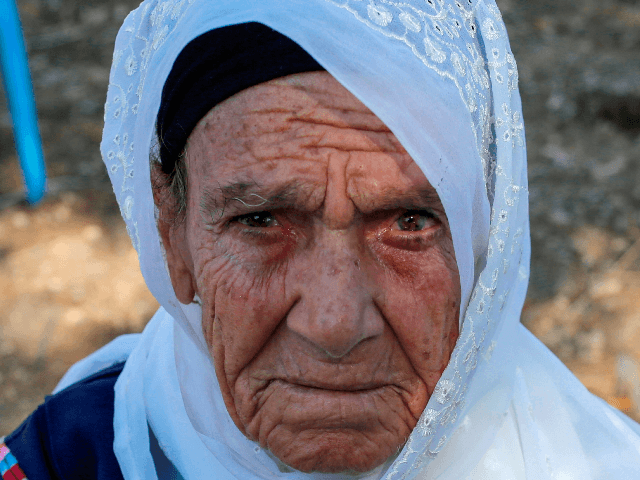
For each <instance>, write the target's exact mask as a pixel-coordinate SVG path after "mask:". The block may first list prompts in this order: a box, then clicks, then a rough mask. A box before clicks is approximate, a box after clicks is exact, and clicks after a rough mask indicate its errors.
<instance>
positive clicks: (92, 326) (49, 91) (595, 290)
mask: <svg viewBox="0 0 640 480" xmlns="http://www.w3.org/2000/svg"><path fill="white" fill-rule="evenodd" d="M498 4H499V6H500V7H501V9H502V11H503V14H504V18H505V22H506V23H507V27H508V28H509V31H510V35H511V42H512V48H513V51H514V54H515V56H516V59H517V61H518V64H519V71H520V89H521V93H522V99H523V107H524V116H525V125H526V129H527V142H528V156H529V176H530V202H531V224H532V227H531V232H532V242H533V259H532V270H531V272H532V275H531V286H530V290H529V296H528V299H527V303H526V305H525V309H524V312H523V318H522V320H523V322H524V323H525V325H526V326H527V327H528V328H529V329H530V330H531V331H532V332H533V333H534V334H535V335H536V336H538V337H539V338H540V339H541V340H542V341H543V342H544V343H545V344H546V345H547V346H549V348H551V350H552V351H553V352H555V353H556V355H558V356H559V357H560V358H561V359H562V360H563V361H564V362H565V363H566V364H567V365H568V366H569V367H570V368H571V369H572V370H573V371H574V372H575V373H576V375H577V376H578V377H579V378H580V380H581V381H582V382H583V383H584V384H585V385H586V386H587V388H589V389H590V390H591V391H592V392H594V393H595V394H597V395H599V396H601V397H603V398H604V399H605V400H607V401H608V402H609V403H611V404H612V405H614V406H616V407H617V408H620V409H621V410H623V411H625V412H626V413H628V414H629V415H630V416H632V417H633V418H635V419H640V413H639V412H640V410H639V407H640V381H639V376H638V362H639V361H640V208H639V207H640V163H639V162H638V160H640V4H639V3H638V2H637V1H634V0H598V1H596V0H583V1H582V2H573V1H569V0H556V1H554V2H550V1H549V2H547V1H541V0H536V1H531V0H499V1H498ZM18 5H19V8H20V12H21V16H22V22H23V27H24V31H25V36H26V41H27V47H28V50H29V55H30V62H31V70H32V76H33V81H34V86H35V94H36V100H37V103H38V110H39V117H40V128H41V132H42V137H43V142H44V148H45V157H46V161H47V167H48V173H49V177H50V181H49V190H50V194H49V196H48V197H47V198H46V200H45V201H44V202H43V203H42V204H41V205H39V206H37V207H36V208H30V207H28V206H26V205H24V204H23V203H21V202H20V199H21V196H22V193H21V189H22V185H21V177H20V172H19V169H18V160H17V158H16V154H15V150H14V147H13V137H12V133H11V119H10V116H9V114H8V112H7V108H6V102H5V100H4V97H3V96H2V92H0V292H2V293H1V294H0V435H3V434H6V433H9V432H10V431H12V430H13V429H14V428H15V427H17V426H18V425H19V423H20V422H21V421H22V420H23V419H24V418H25V417H26V416H27V415H28V414H29V413H30V412H31V411H32V410H33V409H34V408H36V407H37V405H38V404H39V403H41V402H42V400H43V398H44V396H45V395H46V394H48V393H49V392H51V390H52V389H53V387H54V386H55V385H56V383H57V381H58V379H59V378H60V377H61V375H62V374H63V373H64V371H65V370H66V369H67V368H68V367H69V366H70V365H71V364H72V363H73V362H75V361H77V360H78V359H80V358H82V357H84V356H85V355H87V354H88V353H90V352H91V351H93V350H95V349H96V348H98V347H100V346H101V345H103V344H105V343H106V342H108V341H109V340H111V339H113V338H114V337H116V336H117V335H120V334H122V333H127V332H137V331H141V330H142V328H144V325H145V323H146V322H147V321H148V319H149V318H150V317H151V315H152V314H153V312H154V311H155V309H156V308H157V303H156V301H155V299H153V297H152V296H151V294H150V293H149V292H148V291H147V289H146V287H145V285H144V282H143V280H142V277H141V275H140V273H139V269H138V266H137V261H136V256H135V252H134V251H133V249H132V248H131V246H130V243H129V240H128V238H127V236H126V233H125V231H124V224H123V222H122V220H121V219H120V215H119V211H118V207H117V205H116V203H115V199H114V197H113V194H112V192H111V186H110V184H109V181H108V178H107V175H106V172H105V170H104V167H103V165H102V162H101V160H100V153H99V148H98V144H99V141H100V137H101V132H102V105H103V102H104V98H105V95H106V88H107V83H108V77H109V66H110V62H111V55H112V51H113V42H114V40H115V36H116V33H117V29H118V28H119V26H120V24H121V23H122V20H123V19H124V17H125V16H126V14H127V13H128V12H129V11H130V10H131V9H132V8H134V7H135V6H137V3H136V2H135V1H130V0H124V1H121V2H113V1H112V0H102V1H97V0H89V1H85V2H76V1H71V0H19V1H18Z"/></svg>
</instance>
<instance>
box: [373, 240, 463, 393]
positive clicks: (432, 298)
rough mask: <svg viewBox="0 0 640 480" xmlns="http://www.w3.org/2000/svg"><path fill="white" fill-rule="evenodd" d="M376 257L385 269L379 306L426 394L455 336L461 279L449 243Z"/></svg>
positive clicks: (435, 379) (436, 377)
mask: <svg viewBox="0 0 640 480" xmlns="http://www.w3.org/2000/svg"><path fill="white" fill-rule="evenodd" d="M383 255H384V254H383ZM381 261H382V262H383V263H384V265H385V266H386V267H387V268H385V270H384V274H383V275H382V276H381V278H380V279H379V285H381V292H382V293H381V296H380V298H381V304H380V308H381V310H382V312H383V313H384V315H385V317H386V318H387V321H388V322H389V324H390V326H391V328H392V329H393V330H394V333H395V334H396V336H397V338H398V341H399V343H400V344H401V346H402V348H403V350H404V352H405V353H406V355H407V357H408V358H409V360H410V362H411V364H412V366H413V368H414V369H415V370H416V372H417V373H418V375H419V376H420V377H421V378H422V379H423V381H425V383H426V384H427V388H428V390H429V393H431V392H432V391H433V388H434V387H435V384H436V383H437V381H438V379H439V378H440V375H441V373H442V371H443V370H444V368H445V367H446V365H447V364H448V362H449V357H450V355H451V351H452V350H453V347H454V345H455V341H456V340H457V336H458V322H459V314H460V278H459V275H458V268H457V264H456V261H455V255H454V254H453V245H452V242H450V241H448V239H447V238H443V239H442V241H440V242H438V243H437V244H435V245H434V246H433V247H432V248H430V249H429V250H428V251H423V252H408V251H403V252H398V251H393V254H389V255H387V256H382V258H381Z"/></svg>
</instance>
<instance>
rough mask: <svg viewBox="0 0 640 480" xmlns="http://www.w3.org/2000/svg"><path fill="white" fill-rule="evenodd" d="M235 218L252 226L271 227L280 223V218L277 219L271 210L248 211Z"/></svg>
mask: <svg viewBox="0 0 640 480" xmlns="http://www.w3.org/2000/svg"><path fill="white" fill-rule="evenodd" d="M234 220H235V221H236V222H238V223H241V224H242V225H245V226H247V227H251V228H270V227H277V226H279V225H280V224H279V223H278V220H276V217H275V216H274V215H273V214H271V212H255V213H248V214H246V215H240V216H239V217H236V218H235V219H234Z"/></svg>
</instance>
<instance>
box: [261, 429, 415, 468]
mask: <svg viewBox="0 0 640 480" xmlns="http://www.w3.org/2000/svg"><path fill="white" fill-rule="evenodd" d="M300 436H301V437H303V438H300V442H294V444H290V445H285V444H284V443H283V442H277V443H276V444H275V445H269V446H268V448H269V450H270V451H271V453H272V454H273V455H274V456H275V457H277V458H278V459H279V460H280V461H281V462H283V463H285V464H286V465H288V466H289V467H291V468H294V469H295V470H298V471H301V472H304V473H313V472H317V473H343V474H349V473H352V474H356V473H364V472H369V471H371V470H374V469H375V468H376V467H379V466H380V465H382V464H383V463H385V462H386V461H387V460H388V459H389V458H390V457H391V456H393V455H395V454H396V453H397V452H398V451H399V449H400V448H401V447H402V445H403V444H404V440H403V441H402V443H401V444H400V445H394V446H391V445H380V444H379V443H378V442H371V441H370V440H369V439H368V438H367V436H366V435H364V434H362V433H361V432H353V431H340V430H335V431H324V432H316V431H308V432H305V433H304V434H301V435H300ZM304 437H306V438H304ZM374 438H375V436H374Z"/></svg>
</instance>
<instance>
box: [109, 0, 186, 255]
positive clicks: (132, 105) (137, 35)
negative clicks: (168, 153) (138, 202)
mask: <svg viewBox="0 0 640 480" xmlns="http://www.w3.org/2000/svg"><path fill="white" fill-rule="evenodd" d="M194 1H195V0H179V1H175V0H167V1H156V2H151V3H147V4H146V5H144V6H142V8H139V9H138V10H134V11H133V12H132V13H131V14H129V16H128V17H127V18H126V19H125V21H124V25H123V27H122V29H121V31H120V35H119V37H118V39H117V41H116V49H115V51H114V52H113V63H112V66H111V77H110V82H109V90H108V92H107V101H106V103H105V106H104V121H105V124H107V125H113V124H114V123H115V125H116V126H117V127H118V128H117V133H115V135H113V137H111V142H110V143H109V144H108V146H107V145H106V144H105V143H106V141H107V132H106V130H105V136H104V139H103V144H102V146H101V150H102V152H103V160H104V163H105V165H106V166H107V168H108V170H109V175H110V176H111V179H112V183H113V185H114V192H115V194H116V198H117V200H118V205H119V206H120V213H121V214H122V217H123V218H124V220H125V223H126V226H127V233H128V234H129V237H131V242H132V243H133V246H134V248H135V249H136V251H137V252H138V253H140V235H139V232H138V222H137V221H135V218H134V215H133V210H134V206H135V205H134V195H133V193H134V183H133V179H134V173H135V169H134V162H135V161H134V156H133V151H134V143H133V142H132V141H131V142H130V141H129V133H128V132H129V131H133V128H134V127H133V126H134V125H135V120H134V119H131V118H130V116H134V117H135V116H136V115H137V114H138V105H139V104H140V102H141V101H142V95H143V93H144V85H145V80H146V75H147V67H148V66H149V62H150V61H151V59H152V57H153V55H154V52H155V51H156V50H157V49H158V48H159V47H160V46H161V45H162V43H163V42H164V41H165V40H166V38H167V36H168V35H169V34H170V33H171V32H172V31H173V30H174V29H175V27H176V24H177V22H178V20H179V19H180V18H181V17H182V16H183V15H184V14H185V12H186V11H187V8H188V7H189V6H190V5H191V4H193V3H194ZM123 58H124V60H123ZM119 69H122V70H124V72H125V74H126V76H123V75H118V70H119ZM116 77H119V78H130V79H131V81H130V82H129V84H128V85H127V84H125V85H121V84H117V83H115V78H116ZM110 133H111V132H110ZM105 152H106V153H105ZM105 157H106V158H105ZM118 184H119V185H120V189H119V191H118V189H116V188H115V186H116V185H118Z"/></svg>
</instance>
